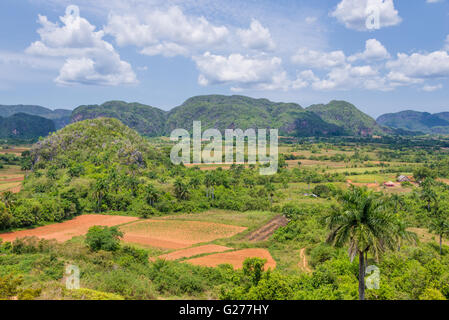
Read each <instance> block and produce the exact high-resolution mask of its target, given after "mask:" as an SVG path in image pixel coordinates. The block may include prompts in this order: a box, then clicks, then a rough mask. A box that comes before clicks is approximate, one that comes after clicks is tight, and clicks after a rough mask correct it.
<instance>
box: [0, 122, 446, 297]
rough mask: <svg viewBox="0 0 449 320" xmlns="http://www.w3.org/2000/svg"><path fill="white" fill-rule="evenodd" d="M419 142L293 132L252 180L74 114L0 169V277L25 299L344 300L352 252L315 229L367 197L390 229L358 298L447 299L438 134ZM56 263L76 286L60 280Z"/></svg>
mask: <svg viewBox="0 0 449 320" xmlns="http://www.w3.org/2000/svg"><path fill="white" fill-rule="evenodd" d="M111 130H113V132H114V135H115V136H113V137H112V136H111V135H110V132H111ZM79 132H82V135H80V134H79ZM74 136H75V137H82V140H80V141H77V140H73V137H74ZM66 138H67V139H68V141H70V143H68V144H64V143H65V142H64V141H65V139H66ZM61 141H62V142H61ZM416 143H418V142H416ZM416 143H415V142H414V143H413V144H416ZM420 143H421V142H420ZM426 143H430V142H426ZM431 143H437V145H435V146H433V145H432V146H426V145H425V144H423V146H422V147H421V149H420V150H417V149H416V148H415V146H413V147H410V148H407V147H403V148H400V149H398V148H397V146H396V145H395V141H387V142H384V143H380V142H378V141H376V142H375V143H373V142H371V141H359V142H353V141H344V140H338V141H308V142H304V141H297V142H295V143H292V144H285V145H284V144H283V145H281V147H280V158H279V159H280V162H279V164H280V168H279V171H278V173H276V174H275V175H273V176H261V175H259V174H258V173H259V170H258V169H259V167H260V166H261V164H256V165H239V164H233V165H229V164H223V165H220V164H214V165H210V164H202V165H198V166H197V165H186V166H184V165H180V166H173V165H171V164H170V163H167V158H168V154H169V150H170V147H171V145H172V144H171V143H170V142H168V141H166V140H164V139H156V138H152V139H149V140H147V139H144V138H142V137H140V136H138V135H137V134H136V133H134V132H132V131H130V130H129V128H126V127H124V126H123V125H121V124H120V123H118V122H115V121H114V120H111V119H103V120H91V121H87V122H84V123H77V124H74V125H71V126H69V127H67V128H65V129H62V130H61V131H60V132H58V133H56V137H55V138H52V139H49V140H48V141H46V142H44V143H41V144H40V145H39V147H38V148H35V149H33V151H32V153H31V154H30V155H27V154H24V155H23V156H22V155H21V156H20V157H19V158H20V159H15V160H14V161H16V163H14V164H5V165H4V166H3V169H1V171H0V178H1V179H3V183H4V184H5V185H7V184H8V183H15V184H18V185H20V186H21V188H22V190H21V191H20V192H18V193H16V194H10V193H3V194H2V198H1V202H2V204H4V205H2V207H1V208H3V209H2V219H0V223H1V224H2V226H3V230H4V231H2V232H0V238H3V242H2V244H0V252H1V254H0V277H6V276H9V275H11V274H13V275H15V276H16V277H20V278H21V279H22V283H21V286H20V287H19V288H18V289H17V290H18V292H19V295H20V292H22V291H20V290H37V291H36V292H35V293H36V295H35V298H36V299H80V297H84V298H85V299H95V298H99V297H103V296H105V295H106V297H107V298H109V299H113V298H114V299H115V298H122V299H349V300H350V299H357V297H358V295H359V292H358V288H359V287H358V282H359V279H358V275H359V274H358V261H357V259H354V260H352V261H351V259H350V258H349V257H348V249H349V248H348V246H349V244H348V243H342V245H341V246H338V245H334V244H333V243H332V241H330V240H329V238H330V234H331V231H332V230H333V226H332V224H331V223H330V219H331V217H333V216H334V215H337V214H344V213H345V212H347V211H348V210H347V209H344V208H348V207H349V204H347V203H346V202H345V201H347V200H345V199H353V198H357V197H359V198H361V199H364V198H366V199H375V201H374V200H373V202H372V203H375V204H376V205H377V203H378V204H379V209H376V210H372V211H370V210H368V212H370V213H371V214H385V216H382V217H381V218H376V219H384V220H385V221H388V223H390V227H389V228H390V229H391V230H392V231H394V234H395V236H394V237H392V238H388V239H386V240H385V241H389V242H390V243H391V244H392V245H391V247H389V248H388V249H385V250H382V252H381V254H380V255H379V256H377V253H376V252H374V251H370V250H368V251H367V252H365V253H364V259H366V261H365V263H366V264H367V265H368V264H369V265H373V264H374V265H376V266H379V268H381V269H382V270H383V271H382V275H383V277H385V280H383V281H384V282H383V287H382V288H383V289H382V290H381V291H375V290H367V291H366V298H367V299H373V300H375V299H414V300H418V299H424V298H426V297H428V296H429V295H431V294H432V295H435V296H437V297H440V298H442V297H444V298H446V295H447V294H448V292H447V290H446V287H445V285H444V283H445V282H444V281H445V280H444V279H446V278H445V277H447V274H446V272H445V271H441V272H440V273H436V271H435V270H446V269H447V266H448V261H447V257H448V255H447V252H448V246H447V235H446V234H444V232H442V231H437V230H440V229H437V227H438V225H436V223H437V222H438V221H437V220H436V218H435V217H438V215H437V214H438V212H439V211H438V210H440V208H445V207H444V206H443V205H441V204H444V203H446V200H445V199H446V198H445V195H446V194H447V186H448V185H447V184H446V183H445V181H446V180H447V179H449V171H448V170H447V163H446V160H445V159H446V157H447V151H446V149H444V148H441V147H440V146H439V145H438V143H440V144H441V143H444V142H442V141H440V142H434V141H432V142H431ZM86 146H87V147H86ZM103 146H107V147H106V148H102V147H103ZM99 149H102V151H101V152H98V150H99ZM61 150H63V151H61ZM118 150H119V151H121V150H127V152H126V153H123V152H118ZM48 154H51V155H52V158H51V160H50V158H47V155H48ZM130 155H131V156H130ZM30 159H37V160H35V162H34V163H33V168H32V170H29V169H28V167H27V166H26V164H27V163H29V161H30ZM24 164H25V165H24ZM19 165H20V166H19ZM22 169H24V170H22ZM22 179H23V181H21V180H22ZM401 179H402V181H399V180H401ZM7 186H8V187H9V185H7ZM433 194H436V195H437V196H433ZM351 201H352V200H351ZM370 201H371V200H370ZM370 203H371V202H370ZM357 205H358V204H357ZM380 205H381V206H380ZM345 206H346V207H345ZM376 219H374V220H376ZM337 221H341V220H337ZM399 228H401V229H400V230H399ZM443 231H444V230H443ZM412 234H413V235H415V236H416V237H415V236H413V235H412ZM399 235H400V236H399ZM440 235H441V239H442V241H441V247H440ZM398 248H400V250H398ZM67 265H76V266H78V267H79V268H80V270H81V278H80V284H81V288H82V289H80V290H88V292H89V293H85V292H84V291H83V292H84V293H82V295H81V296H80V294H81V293H79V292H77V291H67V290H66V289H65V288H64V279H65V275H64V270H65V269H64V268H65V266H67ZM268 270H270V271H268ZM416 272H418V273H419V274H420V277H419V279H420V281H419V283H416V279H417V277H416V275H415V273H416ZM257 274H258V275H260V277H261V278H257V281H256V280H255V278H254V277H256V275H257ZM398 275H400V276H398ZM257 277H259V276H257ZM403 283H407V284H408V285H407V286H403V285H402V284H403ZM411 283H413V285H410V284H411ZM274 287H276V288H278V289H276V290H274V291H272V290H271V289H270V288H274ZM89 290H90V291H89ZM33 292H34V291H33Z"/></svg>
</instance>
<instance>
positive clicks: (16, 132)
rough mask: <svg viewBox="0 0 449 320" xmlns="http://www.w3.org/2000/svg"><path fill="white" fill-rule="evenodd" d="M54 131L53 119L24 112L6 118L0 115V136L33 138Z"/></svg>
mask: <svg viewBox="0 0 449 320" xmlns="http://www.w3.org/2000/svg"><path fill="white" fill-rule="evenodd" d="M53 131H56V128H55V125H54V123H53V121H51V120H49V119H46V118H43V117H39V116H33V115H29V114H25V113H17V114H14V115H12V116H9V117H7V118H2V117H0V138H6V139H19V140H20V139H24V140H27V139H35V138H38V137H45V136H47V135H48V134H49V133H50V132H53Z"/></svg>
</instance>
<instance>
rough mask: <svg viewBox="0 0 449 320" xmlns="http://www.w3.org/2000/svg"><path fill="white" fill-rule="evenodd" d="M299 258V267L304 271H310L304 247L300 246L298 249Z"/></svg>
mask: <svg viewBox="0 0 449 320" xmlns="http://www.w3.org/2000/svg"><path fill="white" fill-rule="evenodd" d="M299 259H300V260H299V263H298V265H299V267H300V268H301V269H302V270H304V271H305V272H312V269H310V267H309V262H308V261H307V256H306V248H302V249H301V250H300V251H299Z"/></svg>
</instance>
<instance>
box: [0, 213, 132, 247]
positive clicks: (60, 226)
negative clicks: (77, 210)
mask: <svg viewBox="0 0 449 320" xmlns="http://www.w3.org/2000/svg"><path fill="white" fill-rule="evenodd" d="M137 219H138V218H135V217H124V216H105V215H99V214H86V215H82V216H79V217H76V218H75V219H73V220H70V221H65V222H62V223H56V224H51V225H48V226H43V227H38V228H36V229H30V230H22V231H16V232H10V233H3V234H0V238H1V239H3V241H13V240H15V239H17V238H23V237H32V236H35V237H38V238H41V239H48V240H49V239H55V240H57V241H60V242H64V241H67V240H70V239H72V237H75V236H81V235H84V234H86V233H87V231H88V230H89V228H90V227H92V226H96V225H98V226H107V227H112V226H116V225H120V224H123V223H128V222H132V221H135V220H137Z"/></svg>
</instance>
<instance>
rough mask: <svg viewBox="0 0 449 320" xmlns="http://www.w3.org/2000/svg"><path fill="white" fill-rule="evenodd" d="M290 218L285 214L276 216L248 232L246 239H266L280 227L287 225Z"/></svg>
mask: <svg viewBox="0 0 449 320" xmlns="http://www.w3.org/2000/svg"><path fill="white" fill-rule="evenodd" d="M287 223H288V219H287V218H286V217H284V216H281V215H279V216H276V217H275V218H273V219H272V220H271V221H270V222H268V223H267V224H266V225H264V226H262V227H260V228H259V229H257V230H255V231H253V232H251V233H250V234H248V235H247V236H246V237H245V239H246V240H249V241H265V240H268V238H269V237H270V236H271V235H272V234H273V233H274V232H275V231H276V230H277V229H278V228H280V227H284V226H286V225H287Z"/></svg>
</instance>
